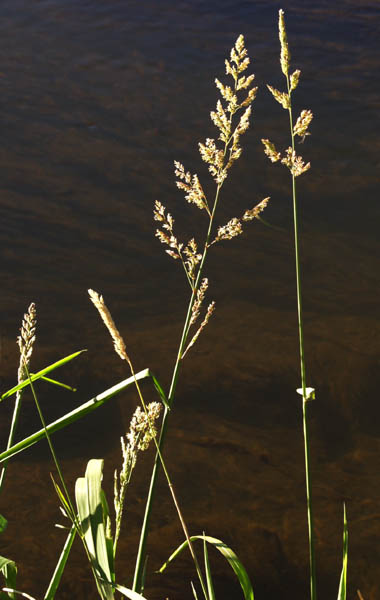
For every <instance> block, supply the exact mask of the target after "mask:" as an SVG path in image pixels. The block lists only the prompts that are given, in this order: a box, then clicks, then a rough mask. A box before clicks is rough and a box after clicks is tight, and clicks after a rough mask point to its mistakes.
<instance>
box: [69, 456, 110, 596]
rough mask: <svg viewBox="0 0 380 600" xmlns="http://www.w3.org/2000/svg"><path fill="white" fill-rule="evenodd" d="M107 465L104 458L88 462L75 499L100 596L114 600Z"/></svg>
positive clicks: (77, 483)
mask: <svg viewBox="0 0 380 600" xmlns="http://www.w3.org/2000/svg"><path fill="white" fill-rule="evenodd" d="M103 463H104V461H103V460H101V459H92V460H90V461H89V462H88V464H87V468H86V473H85V476H84V477H79V478H78V479H77V481H76V484H75V499H76V503H77V508H78V514H79V520H80V525H81V529H82V532H83V534H84V539H85V543H86V548H87V552H88V555H89V559H90V561H91V564H92V567H93V571H94V575H95V578H96V584H97V587H98V591H99V594H100V596H101V597H102V598H104V599H107V600H113V598H114V595H113V592H112V584H111V583H110V582H111V570H110V567H109V562H108V553H107V543H106V536H105V528H104V520H103V504H102V497H101V481H102V474H103Z"/></svg>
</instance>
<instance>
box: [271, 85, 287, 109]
mask: <svg viewBox="0 0 380 600" xmlns="http://www.w3.org/2000/svg"><path fill="white" fill-rule="evenodd" d="M267 88H268V90H269V91H270V92H271V94H272V96H273V98H274V99H275V100H277V102H278V103H279V104H281V106H282V108H285V109H287V108H289V107H290V98H289V94H286V93H285V92H280V91H279V90H276V88H274V87H272V86H271V85H267Z"/></svg>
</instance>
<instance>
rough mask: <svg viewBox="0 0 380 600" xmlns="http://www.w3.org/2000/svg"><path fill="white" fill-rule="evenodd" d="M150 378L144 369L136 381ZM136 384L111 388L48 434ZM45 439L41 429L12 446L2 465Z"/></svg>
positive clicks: (52, 426) (1, 457)
mask: <svg viewBox="0 0 380 600" xmlns="http://www.w3.org/2000/svg"><path fill="white" fill-rule="evenodd" d="M150 376H151V374H150V371H149V369H144V370H143V371H140V372H139V373H137V374H136V379H144V378H146V377H150ZM134 382H135V380H134V378H133V377H129V378H128V379H124V380H123V381H121V382H120V383H118V384H116V385H114V386H113V387H111V388H109V389H108V390H105V391H104V392H102V393H101V394H99V395H98V396H95V397H94V398H92V399H91V400H88V402H85V403H84V404H82V405H81V406H79V407H78V408H75V409H74V410H72V411H71V412H69V413H67V414H66V415H64V416H63V417H61V418H60V419H57V420H56V421H54V422H53V423H50V424H49V425H47V427H46V429H47V432H48V433H49V434H52V433H54V432H56V431H59V430H60V429H63V428H64V427H67V425H70V423H74V422H75V421H77V420H78V419H81V418H82V417H84V416H85V415H87V414H89V413H91V412H92V411H93V410H96V409H97V408H99V406H102V405H103V404H104V403H105V402H107V400H110V398H113V396H116V394H119V393H120V392H122V391H123V390H125V389H126V388H127V387H129V386H130V385H132V384H134ZM43 438H45V430H44V429H40V430H39V431H36V432H35V433H33V434H32V435H30V436H28V437H27V438H24V439H23V440H21V441H20V442H18V443H17V444H14V445H13V446H11V448H9V449H8V450H5V451H4V452H2V453H1V454H0V463H1V462H3V461H4V460H6V459H7V458H10V457H11V456H14V455H15V454H18V453H19V452H22V451H23V450H26V448H29V447H30V446H33V444H35V443H37V442H39V441H40V440H41V439H43Z"/></svg>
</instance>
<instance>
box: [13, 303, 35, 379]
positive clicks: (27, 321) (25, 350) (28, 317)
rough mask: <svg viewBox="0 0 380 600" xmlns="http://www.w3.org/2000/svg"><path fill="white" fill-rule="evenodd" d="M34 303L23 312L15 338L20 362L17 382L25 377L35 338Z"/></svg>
mask: <svg viewBox="0 0 380 600" xmlns="http://www.w3.org/2000/svg"><path fill="white" fill-rule="evenodd" d="M36 325H37V318H36V305H35V304H34V302H32V303H31V304H30V306H29V308H28V312H26V313H25V314H24V318H23V321H22V324H21V329H20V335H19V336H18V338H17V344H18V347H19V349H20V364H19V368H18V382H19V383H20V382H21V381H24V380H25V379H26V377H27V367H28V366H29V363H30V358H31V356H32V352H33V345H34V342H35V340H36Z"/></svg>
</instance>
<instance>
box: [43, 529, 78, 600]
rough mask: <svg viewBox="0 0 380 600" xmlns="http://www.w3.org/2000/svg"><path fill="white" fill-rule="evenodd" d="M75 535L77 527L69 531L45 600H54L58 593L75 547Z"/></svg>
mask: <svg viewBox="0 0 380 600" xmlns="http://www.w3.org/2000/svg"><path fill="white" fill-rule="evenodd" d="M75 534H76V529H75V526H74V525H73V526H72V527H71V529H70V531H69V535H68V536H67V539H66V542H65V545H64V546H63V550H62V552H61V556H60V557H59V560H58V562H57V565H56V567H55V570H54V573H53V577H52V578H51V581H50V583H49V587H48V589H47V590H46V593H45V596H44V600H53V598H54V596H55V593H56V591H57V589H58V586H59V583H60V581H61V577H62V574H63V571H64V569H65V566H66V562H67V559H68V557H69V554H70V550H71V546H72V545H73V541H74V538H75Z"/></svg>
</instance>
